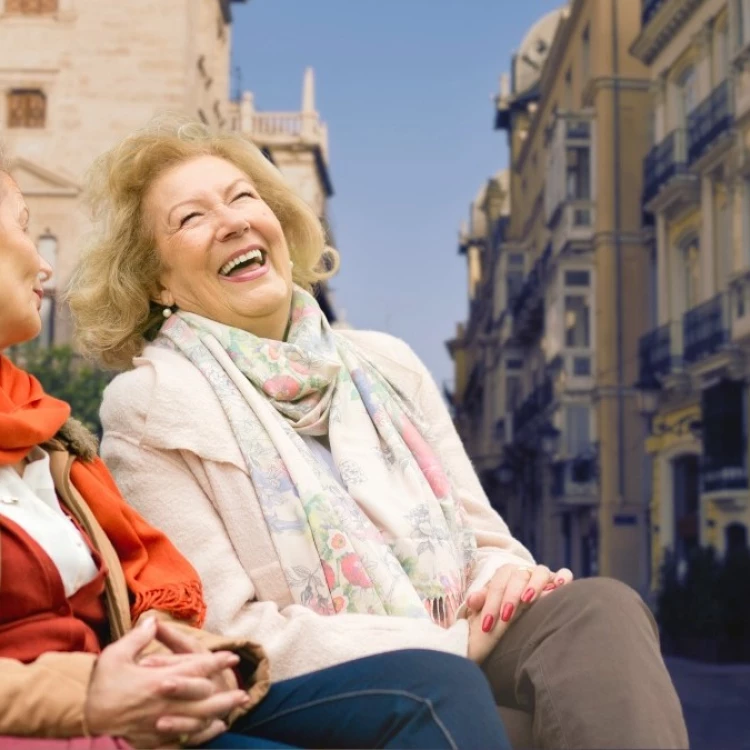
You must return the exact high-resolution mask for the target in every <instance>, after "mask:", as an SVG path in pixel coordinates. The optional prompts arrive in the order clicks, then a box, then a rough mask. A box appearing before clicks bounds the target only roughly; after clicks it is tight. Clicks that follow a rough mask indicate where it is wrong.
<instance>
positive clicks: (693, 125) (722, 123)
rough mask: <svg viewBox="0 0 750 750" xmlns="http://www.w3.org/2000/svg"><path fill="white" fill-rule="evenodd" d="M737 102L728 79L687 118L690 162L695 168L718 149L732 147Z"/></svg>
mask: <svg viewBox="0 0 750 750" xmlns="http://www.w3.org/2000/svg"><path fill="white" fill-rule="evenodd" d="M733 123H734V101H733V96H732V87H731V85H730V81H729V79H726V80H724V81H722V82H721V83H720V84H719V85H718V86H717V87H716V88H715V89H714V90H713V91H712V92H711V93H710V94H709V95H708V96H707V97H706V98H705V99H704V100H703V101H702V102H701V103H700V104H699V105H698V106H697V107H696V108H695V109H694V110H693V111H692V112H691V113H690V115H689V116H688V123H687V132H688V162H689V163H690V164H691V165H694V164H695V162H697V161H699V160H700V159H702V158H703V157H705V156H706V155H708V154H712V153H714V150H715V148H716V147H717V146H719V145H721V144H724V145H729V144H731V139H729V138H726V137H725V136H727V135H729V134H730V133H731V131H732V125H733Z"/></svg>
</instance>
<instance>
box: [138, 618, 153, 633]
mask: <svg viewBox="0 0 750 750" xmlns="http://www.w3.org/2000/svg"><path fill="white" fill-rule="evenodd" d="M155 623H156V618H155V617H154V616H153V615H149V616H148V617H146V618H144V619H143V620H141V621H140V622H139V623H138V627H139V628H143V629H144V630H147V629H148V628H152V627H153V626H154V624H155Z"/></svg>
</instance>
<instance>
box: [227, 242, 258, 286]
mask: <svg viewBox="0 0 750 750" xmlns="http://www.w3.org/2000/svg"><path fill="white" fill-rule="evenodd" d="M266 260H267V254H266V253H265V251H263V250H260V249H258V248H254V249H253V250H248V251H247V252H246V253H243V254H242V255H238V256H237V257H236V258H232V260H229V261H227V262H226V263H225V264H224V265H223V266H222V267H221V268H220V269H219V276H224V277H225V278H228V279H231V278H233V277H235V276H240V275H241V274H243V273H247V272H249V271H257V270H258V269H260V268H263V266H265V265H266Z"/></svg>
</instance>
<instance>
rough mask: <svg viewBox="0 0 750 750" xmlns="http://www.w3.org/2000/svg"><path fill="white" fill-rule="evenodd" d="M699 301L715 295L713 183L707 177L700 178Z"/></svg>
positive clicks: (715, 250) (715, 253) (715, 258)
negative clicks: (701, 219)
mask: <svg viewBox="0 0 750 750" xmlns="http://www.w3.org/2000/svg"><path fill="white" fill-rule="evenodd" d="M701 214H702V218H703V221H702V224H701V260H700V262H701V295H700V298H701V301H704V300H709V299H711V297H713V296H714V294H716V260H717V258H718V255H717V253H718V248H717V247H716V243H715V241H714V240H715V237H716V235H715V234H714V181H713V178H712V177H710V176H708V175H703V176H702V177H701Z"/></svg>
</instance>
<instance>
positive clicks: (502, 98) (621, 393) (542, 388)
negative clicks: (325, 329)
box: [450, 0, 649, 589]
mask: <svg viewBox="0 0 750 750" xmlns="http://www.w3.org/2000/svg"><path fill="white" fill-rule="evenodd" d="M640 27H641V19H640V8H639V3H635V2H632V0H613V2H606V3H604V2H599V1H598V0H571V2H569V3H568V4H567V5H566V6H565V7H563V8H561V9H560V10H558V11H555V12H553V13H550V14H549V15H547V16H545V17H544V18H542V19H540V20H539V21H538V22H537V23H536V24H535V25H534V26H533V27H532V28H531V29H530V30H529V32H528V34H527V35H526V37H525V38H524V40H523V42H522V43H521V45H520V48H519V50H518V53H517V54H516V55H515V56H514V58H513V64H512V73H511V76H510V81H508V78H507V77H503V79H502V85H501V91H500V94H499V96H498V97H497V108H496V113H495V126H496V128H498V129H500V130H503V131H505V132H506V133H507V137H508V144H509V152H510V153H509V163H510V177H509V180H508V185H509V204H510V217H509V219H508V220H507V221H505V222H503V224H502V229H501V228H500V224H498V227H497V228H496V229H495V230H493V231H494V232H495V243H496V244H497V248H496V249H495V250H494V251H493V252H494V253H495V255H496V258H493V260H492V263H493V264H494V267H495V269H496V272H495V273H496V274H497V276H496V278H495V280H494V283H493V289H494V290H493V292H492V294H491V295H490V294H487V295H485V297H484V298H482V299H481V301H478V302H476V304H475V303H472V306H471V314H470V319H469V321H468V323H467V324H466V325H465V326H464V328H463V329H461V331H460V332H459V333H460V334H462V335H459V336H458V337H457V339H456V340H455V341H454V342H451V345H450V346H451V349H452V350H453V351H454V352H456V351H459V350H464V349H465V350H466V351H468V350H470V349H471V345H470V339H471V338H472V336H473V334H471V333H470V332H471V331H475V330H479V329H478V328H477V327H476V326H475V324H473V322H472V320H473V319H474V318H477V319H481V320H482V323H481V326H480V327H481V339H482V346H483V348H484V352H485V354H484V356H483V358H482V359H481V360H479V361H477V360H476V358H475V359H474V360H473V362H474V364H473V369H472V371H470V372H467V373H466V375H465V377H464V378H463V379H462V378H459V377H458V375H457V379H456V380H457V386H456V392H455V394H454V407H455V411H456V417H457V422H458V423H459V426H460V425H461V420H462V419H464V420H465V419H466V418H465V416H464V415H465V414H466V413H467V412H468V413H472V412H473V413H476V414H481V415H482V416H481V418H482V419H484V420H486V421H487V422H488V423H489V424H487V425H486V426H485V428H484V434H487V435H492V439H493V441H494V442H493V450H492V451H491V453H492V458H491V459H490V460H488V462H487V465H486V466H483V467H482V468H483V480H484V482H485V486H486V487H487V488H488V490H489V492H490V494H491V495H492V497H494V498H496V500H495V504H496V505H497V506H498V508H499V509H501V510H503V511H504V512H505V514H506V516H507V518H508V521H509V523H510V525H511V528H512V529H513V531H514V533H516V534H517V535H518V536H519V537H520V538H521V539H522V540H523V541H524V542H525V543H526V544H527V545H528V546H529V547H530V548H531V549H532V551H533V552H534V553H535V555H536V556H537V557H538V559H540V560H542V561H544V562H545V563H546V564H548V565H550V566H551V567H554V566H557V567H561V566H567V567H570V568H572V569H573V571H574V572H575V573H576V574H577V575H579V576H581V575H584V576H585V575H594V574H597V573H598V574H603V575H610V576H614V577H617V578H620V579H622V580H624V581H626V582H628V583H630V584H632V585H634V586H636V587H637V588H640V589H643V588H644V587H645V585H646V583H647V581H648V578H649V571H648V560H649V555H648V531H649V529H648V513H647V503H646V502H645V501H644V487H645V481H646V480H645V476H646V462H645V460H644V455H643V439H644V426H643V421H642V419H641V418H640V415H639V413H638V410H637V399H636V390H635V389H634V387H633V384H634V382H635V380H636V379H637V350H638V340H639V337H640V335H641V334H642V333H643V332H644V331H645V330H646V329H647V327H648V321H649V318H648V314H649V293H648V288H647V284H646V281H647V278H648V259H649V256H648V249H647V245H646V243H645V242H644V235H643V231H642V229H643V213H642V206H641V202H640V198H639V197H640V193H641V180H642V175H641V170H640V166H639V165H640V164H641V162H642V159H643V155H644V154H645V151H646V146H647V138H648V133H647V118H646V117H645V115H646V113H647V112H648V97H649V81H648V72H647V68H646V66H645V65H644V64H643V63H642V62H640V61H638V60H637V59H635V58H634V57H632V56H631V55H630V53H629V46H630V44H631V43H632V42H633V40H634V39H635V38H636V36H637V35H638V33H639V32H640ZM479 255H480V257H481V253H480V254H479ZM485 257H487V256H486V255H485ZM471 262H472V261H471V257H470V264H471ZM474 262H476V261H474ZM470 268H471V265H470ZM467 334H469V335H468V337H467ZM467 361H468V358H467ZM489 371H497V373H498V374H497V375H496V376H495V377H494V380H495V382H496V383H499V384H500V385H499V386H497V387H496V388H495V389H494V390H492V389H487V388H486V387H484V388H482V389H480V388H477V384H478V383H480V382H481V380H482V378H484V379H485V382H486V379H487V377H488V374H487V373H488V372H489ZM472 429H473V428H472ZM480 432H481V431H480Z"/></svg>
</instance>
